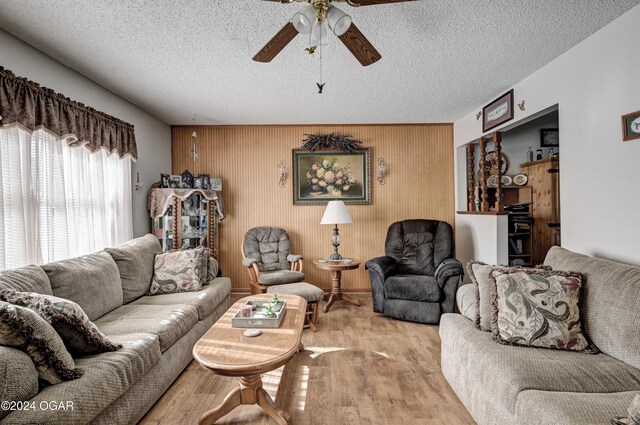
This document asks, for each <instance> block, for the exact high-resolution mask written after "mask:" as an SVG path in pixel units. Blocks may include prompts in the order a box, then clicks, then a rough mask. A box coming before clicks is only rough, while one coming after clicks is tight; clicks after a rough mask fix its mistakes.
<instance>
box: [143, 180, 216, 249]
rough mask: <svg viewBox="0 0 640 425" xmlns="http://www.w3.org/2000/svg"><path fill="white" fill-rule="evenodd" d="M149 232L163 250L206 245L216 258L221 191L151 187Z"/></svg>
mask: <svg viewBox="0 0 640 425" xmlns="http://www.w3.org/2000/svg"><path fill="white" fill-rule="evenodd" d="M148 204H149V210H150V212H151V232H152V233H153V234H154V235H155V236H156V237H157V238H158V240H159V241H160V245H162V249H163V250H164V251H169V250H171V249H187V248H196V247H198V246H205V247H208V248H209V249H211V250H212V251H213V254H214V257H216V258H218V224H219V222H220V220H221V219H222V218H224V215H223V214H224V213H223V210H222V205H223V204H222V197H221V194H220V192H218V191H213V190H201V189H163V188H155V189H151V192H150V193H149V201H148Z"/></svg>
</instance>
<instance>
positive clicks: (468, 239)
mask: <svg viewBox="0 0 640 425" xmlns="http://www.w3.org/2000/svg"><path fill="white" fill-rule="evenodd" d="M508 220H509V216H508V215H475V214H458V215H457V216H456V258H457V259H458V260H460V261H461V262H462V263H463V264H466V263H467V261H468V260H473V259H477V260H480V261H484V262H485V263H487V264H509V245H508V243H509V239H508V238H509V236H508V223H507V222H508ZM458 241H464V243H458ZM464 279H465V282H469V276H468V274H467V273H465V278H464Z"/></svg>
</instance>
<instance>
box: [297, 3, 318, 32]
mask: <svg viewBox="0 0 640 425" xmlns="http://www.w3.org/2000/svg"><path fill="white" fill-rule="evenodd" d="M315 21H316V9H315V8H314V7H313V6H312V5H310V4H309V5H307V6H305V7H303V8H302V9H300V10H298V11H297V12H296V13H295V14H294V15H293V18H292V19H291V23H292V24H293V27H294V28H295V29H296V30H297V31H298V32H299V33H300V34H309V33H310V32H311V28H312V27H313V23H314V22H315Z"/></svg>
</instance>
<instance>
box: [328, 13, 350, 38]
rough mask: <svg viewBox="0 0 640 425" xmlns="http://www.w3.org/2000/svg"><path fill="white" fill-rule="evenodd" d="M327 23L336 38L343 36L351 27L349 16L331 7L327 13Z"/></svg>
mask: <svg viewBox="0 0 640 425" xmlns="http://www.w3.org/2000/svg"><path fill="white" fill-rule="evenodd" d="M327 23H328V24H329V28H331V31H333V33H334V34H335V35H337V36H338V37H340V36H341V35H343V34H344V33H345V32H347V30H348V29H349V27H350V26H351V16H349V15H347V14H346V13H345V12H344V11H342V10H340V9H338V8H337V7H335V6H331V7H330V8H329V11H328V12H327Z"/></svg>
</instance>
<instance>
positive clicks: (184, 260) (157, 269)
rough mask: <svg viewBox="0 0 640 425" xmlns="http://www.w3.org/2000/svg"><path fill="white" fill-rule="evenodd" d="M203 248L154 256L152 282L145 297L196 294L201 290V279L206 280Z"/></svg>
mask: <svg viewBox="0 0 640 425" xmlns="http://www.w3.org/2000/svg"><path fill="white" fill-rule="evenodd" d="M203 255H204V248H195V249H187V250H184V251H182V250H175V251H169V252H164V253H162V254H158V255H156V258H155V260H154V264H153V280H152V281H151V287H150V288H149V292H148V293H147V295H162V294H175V293H178V292H196V291H200V290H201V289H202V280H203V279H202V277H203V276H204V277H205V279H206V274H207V272H206V268H203V264H206V261H204V260H203Z"/></svg>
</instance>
